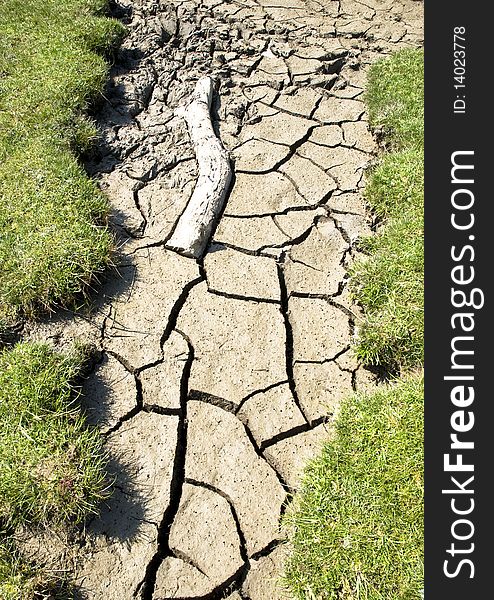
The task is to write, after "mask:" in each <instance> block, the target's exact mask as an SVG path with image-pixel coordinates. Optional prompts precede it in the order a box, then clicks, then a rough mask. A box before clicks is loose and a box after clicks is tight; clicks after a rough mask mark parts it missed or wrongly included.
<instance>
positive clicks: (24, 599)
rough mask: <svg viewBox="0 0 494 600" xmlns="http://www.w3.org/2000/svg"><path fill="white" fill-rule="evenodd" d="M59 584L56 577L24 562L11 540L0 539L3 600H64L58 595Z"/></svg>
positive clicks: (0, 576)
mask: <svg viewBox="0 0 494 600" xmlns="http://www.w3.org/2000/svg"><path fill="white" fill-rule="evenodd" d="M59 584H60V582H59V581H58V580H57V578H56V577H55V576H53V575H48V574H46V573H44V572H43V571H42V570H41V569H39V568H36V567H34V566H33V565H29V564H27V563H26V562H25V561H23V560H22V557H21V556H20V555H19V552H18V551H17V550H16V548H15V546H14V545H13V543H12V541H11V540H8V539H7V540H1V539H0V598H1V600H33V599H34V598H35V599H36V600H41V599H44V598H46V599H48V598H49V599H50V600H55V598H60V600H62V598H63V595H59V594H57V592H58V590H59V589H60V585H59ZM57 588H58V589H57ZM62 589H63V588H62ZM64 600H67V596H66V597H65V598H64Z"/></svg>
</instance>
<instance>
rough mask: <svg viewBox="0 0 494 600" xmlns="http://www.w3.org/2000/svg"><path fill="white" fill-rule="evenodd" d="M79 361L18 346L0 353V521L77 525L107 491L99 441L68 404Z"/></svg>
mask: <svg viewBox="0 0 494 600" xmlns="http://www.w3.org/2000/svg"><path fill="white" fill-rule="evenodd" d="M81 360H82V359H81V357H80V356H78V355H77V354H74V355H73V356H63V355H60V354H58V353H55V352H53V351H52V350H50V349H49V348H48V347H47V346H44V345H36V344H29V343H24V344H19V345H17V346H16V347H14V348H13V349H12V350H10V351H4V352H3V353H2V354H0V429H1V432H2V433H1V444H0V523H2V524H3V526H4V527H8V528H12V527H15V526H17V525H19V524H26V523H30V524H45V523H51V524H53V523H55V522H63V521H67V520H75V521H79V520H80V519H81V518H82V517H83V516H84V515H86V514H88V512H94V510H95V509H96V507H97V505H98V503H99V501H100V500H101V494H102V490H103V489H104V487H105V485H106V484H105V476H104V461H103V459H102V458H101V457H102V454H103V453H102V442H101V439H100V437H99V435H98V433H97V432H96V431H95V430H94V429H89V428H87V427H86V426H85V424H84V420H83V418H82V416H81V414H80V413H79V411H78V410H77V409H76V407H75V405H74V404H73V388H72V384H71V382H72V381H73V380H74V378H75V376H76V375H77V373H78V370H79V368H80V363H81Z"/></svg>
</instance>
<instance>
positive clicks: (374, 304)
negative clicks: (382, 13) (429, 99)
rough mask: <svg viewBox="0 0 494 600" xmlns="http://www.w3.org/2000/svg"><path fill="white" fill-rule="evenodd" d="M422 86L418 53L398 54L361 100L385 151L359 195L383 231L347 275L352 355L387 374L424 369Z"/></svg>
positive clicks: (377, 69) (379, 68)
mask: <svg viewBox="0 0 494 600" xmlns="http://www.w3.org/2000/svg"><path fill="white" fill-rule="evenodd" d="M423 80H424V65H423V52H422V51H421V50H403V51H401V52H398V53H397V54H395V55H393V56H392V57H391V58H388V59H386V60H383V61H381V62H379V63H377V64H376V65H374V66H373V68H372V69H371V73H370V76H369V84H368V91H367V94H366V101H367V104H368V107H369V118H370V123H371V125H372V126H373V127H376V128H377V127H379V128H381V131H382V132H383V135H384V137H385V139H386V142H387V145H388V148H389V149H390V150H391V152H388V153H385V154H384V155H383V156H382V157H381V159H380V161H379V164H378V165H377V166H376V167H375V168H374V169H373V170H372V171H371V173H370V175H369V177H368V182H367V186H366V191H365V196H366V199H367V201H368V203H369V205H370V207H371V208H372V210H373V211H374V212H375V214H376V215H377V216H378V217H379V218H380V219H381V221H382V224H381V227H380V229H379V233H378V235H376V236H373V237H372V238H369V239H367V240H365V241H364V242H363V244H362V249H363V250H364V252H366V253H367V255H368V256H367V257H366V260H360V261H357V262H356V264H355V265H354V266H353V268H352V269H351V284H352V291H353V294H354V297H355V299H356V300H357V301H358V302H359V303H360V304H361V305H362V306H363V308H364V311H365V320H364V321H363V323H361V324H360V325H359V335H358V344H357V345H356V348H355V350H356V353H357V356H358V357H359V358H360V359H361V360H362V362H363V363H364V364H366V365H380V366H383V367H385V368H386V369H389V370H391V371H398V370H400V369H401V368H404V369H407V368H410V367H413V366H414V365H417V364H420V363H422V362H423V335H424V307H423V271H424V251H423V228H424V224H423V195H424V167H423V160H424V121H423V118H424V108H423V107H424V96H423Z"/></svg>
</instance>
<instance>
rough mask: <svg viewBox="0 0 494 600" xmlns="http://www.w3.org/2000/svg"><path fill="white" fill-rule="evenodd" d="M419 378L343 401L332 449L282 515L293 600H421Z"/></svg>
mask: <svg viewBox="0 0 494 600" xmlns="http://www.w3.org/2000/svg"><path fill="white" fill-rule="evenodd" d="M422 411H423V378H422V377H420V376H414V377H409V378H407V379H406V380H404V381H402V382H400V383H398V384H394V385H389V386H385V387H383V388H381V390H380V391H379V392H378V393H375V394H373V395H371V396H366V395H357V396H355V397H353V398H352V399H350V400H348V401H347V402H344V403H343V405H342V408H341V414H340V417H339V419H338V425H337V432H336V438H335V440H333V441H331V442H328V443H327V444H326V445H325V446H324V448H323V451H322V455H321V456H320V457H319V458H317V459H316V460H315V461H313V462H312V463H310V464H309V466H308V468H307V469H306V471H305V479H304V481H303V486H302V491H301V493H300V494H298V495H297V496H296V499H295V501H294V503H293V505H292V507H291V509H290V511H289V513H288V515H287V524H288V525H293V526H294V527H295V533H294V535H293V537H292V543H293V545H294V553H293V554H292V556H291V559H290V561H289V563H288V565H287V571H286V578H287V582H288V584H289V587H290V588H291V590H292V592H293V593H294V594H295V597H296V598H301V599H317V600H350V599H359V600H414V599H415V600H419V599H420V590H421V588H422V587H423V567H422V565H423V532H422V528H423V475H422V471H423V420H422Z"/></svg>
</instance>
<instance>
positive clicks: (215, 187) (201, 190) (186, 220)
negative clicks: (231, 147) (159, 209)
mask: <svg viewBox="0 0 494 600" xmlns="http://www.w3.org/2000/svg"><path fill="white" fill-rule="evenodd" d="M212 96H213V80H212V79H211V77H202V78H201V79H200V80H199V81H198V82H197V85H196V88H195V90H194V93H193V95H192V98H191V100H190V102H189V103H187V104H186V105H185V106H183V107H180V108H179V109H178V110H177V111H176V114H177V115H178V116H181V117H183V118H184V119H185V121H186V123H187V127H188V130H189V135H190V138H191V140H192V144H193V146H194V151H195V154H196V160H197V165H198V169H199V177H198V179H197V183H196V186H195V188H194V192H193V194H192V197H191V199H190V200H189V203H188V204H187V207H186V209H185V210H184V212H183V213H182V215H181V217H180V218H179V220H178V221H177V224H176V226H175V229H174V231H173V234H172V236H171V237H170V239H169V240H168V242H167V244H166V245H167V246H168V247H169V248H172V249H174V250H176V251H177V252H179V253H180V254H184V255H185V256H191V257H193V258H200V257H202V255H203V254H204V252H205V250H206V247H207V245H208V243H209V239H210V237H211V234H212V231H213V228H214V226H215V224H216V222H217V221H218V218H219V216H220V214H221V211H222V210H223V206H224V203H225V200H226V195H227V192H228V188H229V185H230V182H231V179H232V170H231V166H230V159H229V156H228V152H227V151H226V150H225V149H224V148H223V146H222V145H221V142H220V140H219V139H218V138H217V137H216V135H215V133H214V130H213V126H212V124H211V116H210V109H211V100H212Z"/></svg>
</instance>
